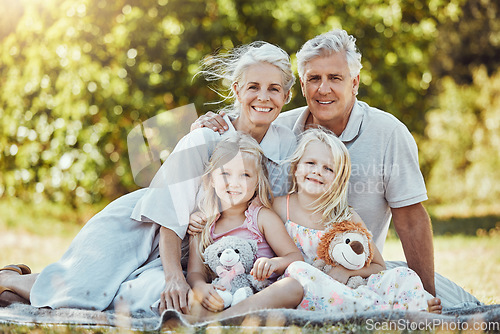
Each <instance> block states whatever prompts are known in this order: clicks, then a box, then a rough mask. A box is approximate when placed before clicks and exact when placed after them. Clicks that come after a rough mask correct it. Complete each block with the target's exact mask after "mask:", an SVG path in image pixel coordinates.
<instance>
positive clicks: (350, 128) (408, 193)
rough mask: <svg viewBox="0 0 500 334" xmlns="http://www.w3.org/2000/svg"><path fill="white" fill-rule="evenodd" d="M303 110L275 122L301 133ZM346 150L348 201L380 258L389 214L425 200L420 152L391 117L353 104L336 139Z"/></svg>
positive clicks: (307, 111)
mask: <svg viewBox="0 0 500 334" xmlns="http://www.w3.org/2000/svg"><path fill="white" fill-rule="evenodd" d="M309 113H310V111H309V109H308V108H307V107H302V108H297V109H293V110H291V111H287V112H284V113H281V114H280V116H279V117H278V118H277V120H276V121H275V122H276V123H278V124H280V125H283V126H286V127H288V128H290V129H292V130H293V132H294V133H295V134H296V135H299V134H300V133H302V132H303V131H304V126H305V122H306V120H307V117H308V116H309ZM339 138H340V139H341V140H342V141H343V142H344V144H345V145H346V146H347V148H348V149H349V153H350V155H351V162H352V174H351V178H350V180H349V190H348V200H349V205H351V206H352V207H353V208H354V210H356V212H357V213H358V214H359V215H360V216H361V218H362V219H363V221H364V222H365V224H366V226H367V227H368V229H369V230H370V231H371V232H372V233H373V239H374V242H375V244H376V245H377V247H378V249H379V250H380V252H382V250H383V246H384V242H385V239H386V236H387V231H388V229H389V224H390V220H391V208H400V207H405V206H409V205H412V204H417V203H420V202H422V201H425V200H427V191H426V188H425V183H424V178H423V176H422V173H421V172H420V167H419V163H418V149H417V145H416V143H415V140H414V138H413V136H412V135H411V133H410V132H409V131H408V129H407V127H406V126H405V125H404V124H403V123H402V122H400V121H399V120H398V119H397V118H396V117H394V116H393V115H391V114H389V113H387V112H384V111H382V110H379V109H376V108H372V107H370V106H369V105H368V104H366V103H364V102H361V101H357V100H356V103H355V104H354V107H353V109H352V112H351V116H350V117H349V122H348V123H347V126H346V128H345V130H344V132H342V134H341V135H340V137H339Z"/></svg>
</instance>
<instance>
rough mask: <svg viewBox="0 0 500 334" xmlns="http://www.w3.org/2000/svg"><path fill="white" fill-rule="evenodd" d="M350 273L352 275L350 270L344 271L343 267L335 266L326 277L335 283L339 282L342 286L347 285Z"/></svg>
mask: <svg viewBox="0 0 500 334" xmlns="http://www.w3.org/2000/svg"><path fill="white" fill-rule="evenodd" d="M351 273H352V272H351V270H348V269H345V268H344V267H341V266H336V267H333V268H332V269H331V270H330V271H329V272H328V275H330V277H331V278H333V279H334V280H336V281H339V282H340V283H342V284H347V281H348V280H349V277H351Z"/></svg>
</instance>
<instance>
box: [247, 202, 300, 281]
mask: <svg viewBox="0 0 500 334" xmlns="http://www.w3.org/2000/svg"><path fill="white" fill-rule="evenodd" d="M257 223H258V225H259V228H260V230H261V232H262V234H263V235H264V238H266V241H267V243H268V244H269V246H270V247H271V248H272V250H273V251H274V253H275V254H276V257H274V258H272V259H267V258H260V259H257V261H256V262H255V264H254V268H253V269H252V272H251V274H252V275H253V276H254V277H255V278H256V279H265V278H267V277H269V276H270V275H271V274H272V273H273V272H275V273H277V274H278V275H281V274H283V272H284V271H285V269H286V268H287V267H288V266H289V265H290V263H292V262H294V261H304V257H303V256H302V253H301V252H300V250H299V249H298V248H297V246H296V245H295V243H294V242H293V240H292V238H290V236H289V235H288V233H287V231H286V229H285V225H284V224H283V222H282V221H281V219H280V217H279V216H278V215H277V214H276V213H275V212H274V211H272V210H270V209H267V208H262V209H261V210H260V212H259V215H258V217H257Z"/></svg>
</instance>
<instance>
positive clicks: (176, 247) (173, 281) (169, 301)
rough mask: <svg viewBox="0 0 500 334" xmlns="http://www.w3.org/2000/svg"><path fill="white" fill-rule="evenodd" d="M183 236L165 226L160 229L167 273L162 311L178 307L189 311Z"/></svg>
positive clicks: (161, 249) (161, 304)
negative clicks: (183, 256)
mask: <svg viewBox="0 0 500 334" xmlns="http://www.w3.org/2000/svg"><path fill="white" fill-rule="evenodd" d="M181 242H182V240H181V238H179V237H178V236H177V234H176V233H175V232H174V231H172V230H170V229H168V228H165V227H163V226H162V227H161V229H160V258H161V263H162V265H163V271H164V274H165V284H166V286H165V290H164V291H163V292H162V294H161V302H160V313H161V312H163V311H164V310H165V309H176V310H177V311H179V312H182V313H185V314H186V313H188V312H189V310H188V302H187V295H188V292H189V291H190V290H191V288H190V287H189V284H188V283H187V281H186V278H185V277H184V274H183V273H182V266H181Z"/></svg>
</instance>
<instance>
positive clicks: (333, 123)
mask: <svg viewBox="0 0 500 334" xmlns="http://www.w3.org/2000/svg"><path fill="white" fill-rule="evenodd" d="M300 85H301V88H302V94H304V97H305V98H306V101H307V105H308V107H309V110H310V111H311V113H312V115H313V117H314V123H317V124H320V125H323V126H325V127H327V128H329V129H331V130H334V131H335V128H337V129H338V126H339V124H343V127H342V128H341V130H342V131H343V129H344V128H345V126H346V125H347V121H348V119H349V115H350V113H351V110H352V107H353V105H354V101H355V97H356V93H357V92H358V87H359V75H357V76H356V77H354V78H352V77H351V74H350V73H349V66H348V65H347V59H346V56H345V54H344V53H335V54H333V55H331V56H325V57H317V58H313V59H311V60H310V61H309V62H307V63H306V65H305V67H304V76H303V78H302V79H301V80H300ZM344 123H345V124H344ZM335 132H337V131H335ZM337 134H339V133H337Z"/></svg>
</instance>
